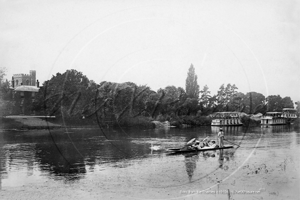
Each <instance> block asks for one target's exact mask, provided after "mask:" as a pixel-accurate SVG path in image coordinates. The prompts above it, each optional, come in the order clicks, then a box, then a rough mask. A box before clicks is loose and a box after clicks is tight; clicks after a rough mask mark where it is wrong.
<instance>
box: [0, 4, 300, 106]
mask: <svg viewBox="0 0 300 200" xmlns="http://www.w3.org/2000/svg"><path fill="white" fill-rule="evenodd" d="M0 2H1V3H0V67H6V69H7V78H8V79H10V78H11V76H12V75H13V74H17V73H26V74H27V73H29V70H31V69H33V70H36V71H37V78H38V79H39V80H40V82H44V81H45V80H48V79H50V78H51V77H52V75H55V74H56V73H57V72H60V73H63V72H65V71H66V70H67V69H76V70H78V71H81V72H83V74H84V75H86V76H87V77H88V78H89V79H91V80H94V81H95V82H97V83H100V82H101V81H112V82H126V81H131V82H134V83H136V84H138V85H148V86H149V87H151V89H153V90H157V89H159V88H164V87H166V86H168V85H174V86H176V87H179V86H180V87H183V88H185V79H186V77H187V71H188V68H189V67H190V65H191V64H193V65H194V67H195V70H196V73H197V75H198V83H199V85H200V89H202V88H203V86H204V85H208V87H209V88H210V90H211V91H212V93H213V94H215V93H216V91H217V90H218V88H219V87H220V85H221V84H223V83H224V84H227V83H231V84H236V86H237V87H238V88H239V89H238V90H239V91H240V92H243V93H247V92H249V91H256V92H259V93H262V94H264V95H265V96H267V95H277V94H278V95H280V96H281V97H285V96H290V97H291V98H292V100H293V101H300V92H299V91H300V90H299V85H300V58H299V55H300V41H299V36H300V17H299V15H300V4H299V3H298V2H299V1H296V0H295V1H293V0H247V1H246V0H232V1H231V0H228V1H224V0H206V1H201V0H195V1H175V0H169V1H163V0H159V1H139V0H136V1H130V0H128V1H123V0H122V1H121V0H120V1H118V0H111V1H108V0H95V1H92V0H89V1H76V0H70V1H69V0H51V1H42V0H22V1H18V0H7V1H5V0H0Z"/></svg>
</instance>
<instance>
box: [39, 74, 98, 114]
mask: <svg viewBox="0 0 300 200" xmlns="http://www.w3.org/2000/svg"><path fill="white" fill-rule="evenodd" d="M91 86H94V87H95V85H94V84H91V82H90V81H89V79H88V78H87V77H86V76H84V75H83V74H82V73H81V72H78V71H76V70H73V69H72V70H67V71H66V72H65V73H63V74H60V73H57V74H56V76H53V77H52V78H51V79H50V80H48V81H45V82H44V84H43V87H42V88H41V89H40V90H39V92H38V94H37V95H36V100H35V102H36V103H35V106H34V110H35V111H36V112H37V113H43V114H48V115H53V114H57V115H66V114H68V115H77V114H79V113H80V114H81V112H82V109H83V108H84V107H85V105H87V104H88V102H89V101H90V100H91V98H92V97H93V95H92V93H91V89H92V87H91ZM59 111H61V112H59Z"/></svg>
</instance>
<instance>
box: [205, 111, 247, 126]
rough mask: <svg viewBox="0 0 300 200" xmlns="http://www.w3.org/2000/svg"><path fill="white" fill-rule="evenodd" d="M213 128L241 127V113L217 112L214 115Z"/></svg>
mask: <svg viewBox="0 0 300 200" xmlns="http://www.w3.org/2000/svg"><path fill="white" fill-rule="evenodd" d="M212 118H213V119H212V121H211V125H212V126H241V125H243V123H242V122H241V117H240V113H239V112H217V113H214V114H213V115H212Z"/></svg>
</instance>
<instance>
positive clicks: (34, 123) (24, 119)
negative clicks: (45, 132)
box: [0, 115, 62, 130]
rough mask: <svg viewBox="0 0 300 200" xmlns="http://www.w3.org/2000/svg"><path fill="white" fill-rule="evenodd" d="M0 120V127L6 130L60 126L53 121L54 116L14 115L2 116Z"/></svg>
mask: <svg viewBox="0 0 300 200" xmlns="http://www.w3.org/2000/svg"><path fill="white" fill-rule="evenodd" d="M0 120H1V125H0V128H1V129H6V130H16V129H17V130H24V129H54V128H61V127H62V126H61V125H60V124H58V123H54V122H53V121H55V118H51V117H45V116H30V115H29V116H26V115H14V116H6V117H2V118H1V119H0Z"/></svg>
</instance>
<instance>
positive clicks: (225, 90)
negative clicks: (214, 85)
mask: <svg viewBox="0 0 300 200" xmlns="http://www.w3.org/2000/svg"><path fill="white" fill-rule="evenodd" d="M237 89H238V88H237V87H236V86H235V84H233V85H231V84H227V85H226V87H224V84H222V85H221V86H220V88H219V90H218V93H217V95H216V99H217V102H216V104H217V105H216V106H217V110H218V111H230V106H229V102H230V101H231V99H232V98H234V97H235V95H236V94H237V91H236V90H237Z"/></svg>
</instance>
